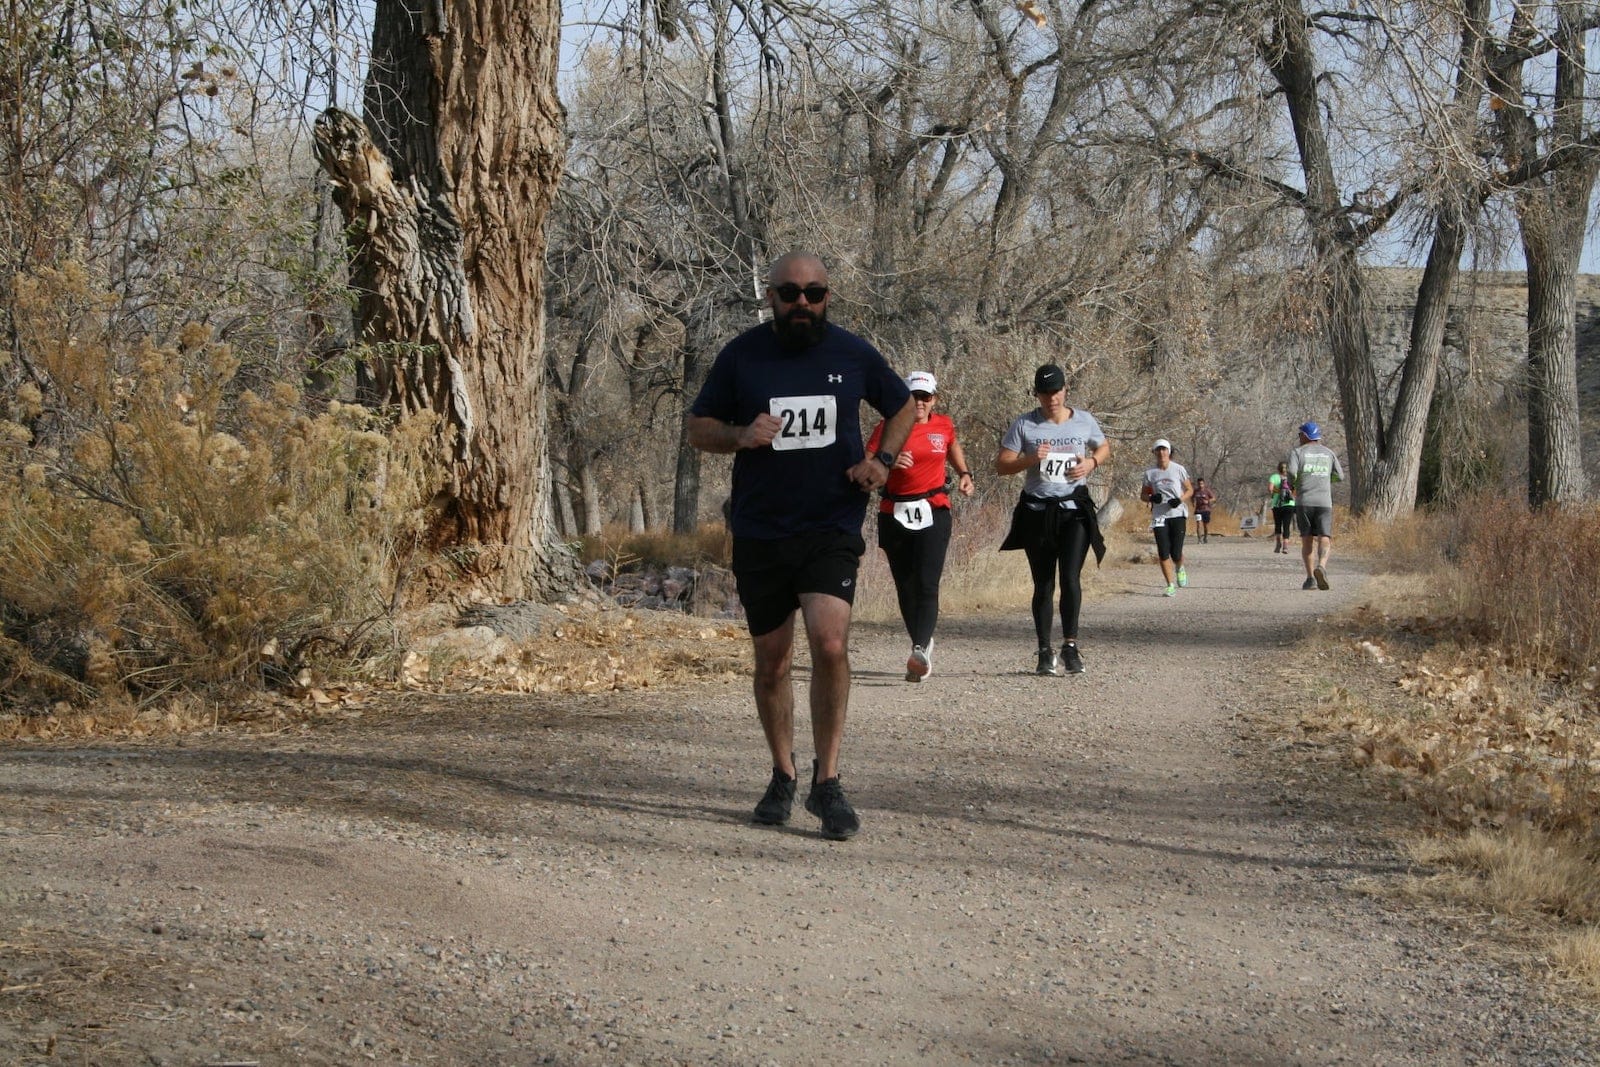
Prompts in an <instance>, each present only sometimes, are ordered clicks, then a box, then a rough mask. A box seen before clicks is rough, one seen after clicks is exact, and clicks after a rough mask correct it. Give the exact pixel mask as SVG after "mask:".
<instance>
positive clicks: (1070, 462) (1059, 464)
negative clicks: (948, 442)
mask: <svg viewBox="0 0 1600 1067" xmlns="http://www.w3.org/2000/svg"><path fill="white" fill-rule="evenodd" d="M1105 439H1106V435H1105V433H1104V432H1102V431H1101V429H1100V420H1099V419H1096V418H1095V417H1094V416H1093V415H1091V414H1089V413H1088V412H1087V411H1083V410H1081V409H1079V408H1073V409H1072V415H1071V416H1070V417H1069V418H1068V419H1067V421H1066V422H1061V423H1055V422H1051V421H1050V420H1049V419H1047V418H1045V417H1044V412H1043V411H1042V410H1040V409H1039V408H1034V409H1033V410H1032V411H1030V412H1028V413H1027V414H1026V415H1019V416H1017V418H1016V421H1014V422H1012V424H1011V425H1010V426H1009V427H1008V428H1007V429H1006V432H1005V434H1004V435H1002V436H1001V438H1000V447H1001V448H1005V449H1010V450H1011V451H1012V452H1015V453H1017V454H1018V455H1023V456H1031V455H1033V453H1034V451H1035V450H1036V449H1037V448H1038V447H1039V445H1040V444H1041V443H1048V444H1049V445H1050V456H1049V458H1048V459H1047V460H1046V461H1045V462H1044V463H1041V464H1039V465H1038V466H1036V467H1029V468H1028V470H1027V473H1026V474H1025V475H1024V476H1023V482H1022V491H1023V492H1024V493H1028V494H1030V495H1032V496H1038V497H1045V498H1047V499H1052V500H1059V499H1063V498H1065V497H1069V496H1071V495H1072V494H1073V492H1074V491H1076V490H1077V488H1078V486H1080V485H1083V484H1085V479H1081V478H1080V479H1078V480H1077V481H1072V480H1071V478H1070V476H1069V474H1068V472H1069V471H1070V470H1071V469H1072V467H1073V466H1074V465H1075V464H1076V463H1078V462H1079V461H1080V460H1081V459H1082V457H1084V456H1087V455H1089V454H1090V453H1091V452H1093V451H1094V450H1095V449H1096V448H1098V447H1100V445H1101V444H1102V443H1104V441H1105Z"/></svg>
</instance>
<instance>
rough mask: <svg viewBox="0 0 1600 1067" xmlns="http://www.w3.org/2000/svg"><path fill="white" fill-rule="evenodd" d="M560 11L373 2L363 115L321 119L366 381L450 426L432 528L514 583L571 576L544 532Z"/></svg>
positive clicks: (550, 6)
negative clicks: (548, 229)
mask: <svg viewBox="0 0 1600 1067" xmlns="http://www.w3.org/2000/svg"><path fill="white" fill-rule="evenodd" d="M559 16H560V8H559V6H558V5H556V4H554V3H552V2H551V0H438V2H434V3H427V2H422V0H377V4H376V8H375V12H374V29H373V57H372V68H371V70H372V72H371V74H370V75H369V77H368V81H367V87H366V100H365V110H366V124H365V126H363V124H362V123H361V121H360V120H358V119H355V118H354V117H353V116H350V115H348V114H346V113H344V112H340V111H337V110H336V109H330V110H329V111H328V112H326V113H325V114H324V115H323V116H322V117H321V118H320V119H319V120H318V123H317V146H318V156H319V159H320V160H321V162H322V164H323V167H324V169H326V170H327V171H328V173H329V174H330V176H332V178H333V180H334V182H335V185H336V187H337V189H336V193H335V196H336V199H337V201H338V203H339V206H340V208H341V210H343V212H344V214H345V219H346V222H347V230H348V235H349V241H350V245H351V272H352V281H353V284H354V285H355V286H356V287H357V289H358V291H359V293H360V303H359V307H358V311H357V319H358V328H359V340H360V341H361V342H362V343H363V344H365V345H367V346H368V347H369V350H370V351H372V352H373V354H374V367H373V370H374V381H373V388H374V390H375V392H376V393H377V395H378V397H379V398H380V399H381V401H382V402H383V403H385V404H388V405H390V406H392V407H394V408H396V409H398V410H399V411H401V412H403V413H411V412H418V411H428V412H433V413H436V414H437V415H438V416H440V418H441V419H442V420H443V424H444V425H445V426H446V427H447V428H448V429H449V431H450V432H451V434H452V443H451V447H452V452H451V455H450V457H449V460H450V482H449V484H448V485H446V486H444V487H443V488H442V490H441V492H440V494H439V498H438V500H437V501H436V503H437V505H438V510H437V512H436V514H435V515H434V519H433V524H432V534H433V540H434V542H435V544H436V545H438V546H441V547H443V546H450V547H452V548H455V549H457V550H458V552H457V555H456V558H457V559H465V560H470V561H471V567H470V570H471V572H472V574H473V576H474V578H475V580H476V581H477V582H478V583H479V584H481V585H483V586H484V587H486V588H488V589H489V590H491V591H493V592H496V593H498V594H501V595H506V596H513V597H525V596H530V595H542V596H549V595H553V594H555V593H557V592H559V591H560V590H561V589H562V588H564V587H566V586H567V585H568V584H569V583H570V581H571V578H570V575H569V573H568V572H569V565H568V564H566V562H565V561H564V560H562V559H561V557H560V554H559V552H558V551H557V550H556V549H555V548H554V547H553V546H552V545H551V544H550V543H549V541H548V537H547V535H548V533H549V515H548V508H547V507H546V502H547V499H548V485H549V467H548V463H547V461H546V456H545V449H546V443H545V416H544V410H543V394H542V388H541V386H542V376H541V368H542V366H543V362H542V359H541V350H542V346H543V336H544V296H543V286H542V274H543V262H544V221H545V215H546V213H547V211H548V209H549V206H550V201H551V198H552V196H553V194H554V191H555V186H556V182H557V180H558V178H559V177H560V171H561V159H562V146H561V129H562V117H561V110H560V104H559V102H558V101H557V98H556V91H555V74H556V55H557V49H558V45H559V27H560V24H559ZM369 131H370V137H371V139H370V140H368V132H369ZM462 549H466V550H469V551H466V552H462V551H459V550H462Z"/></svg>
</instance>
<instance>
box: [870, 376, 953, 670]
mask: <svg viewBox="0 0 1600 1067" xmlns="http://www.w3.org/2000/svg"><path fill="white" fill-rule="evenodd" d="M906 388H907V389H910V390H911V399H912V401H913V402H914V403H915V404H916V406H917V419H916V422H914V423H913V424H912V426H911V435H910V436H909V437H907V438H906V443H905V444H903V445H901V446H900V451H899V453H898V454H897V455H896V456H895V458H894V463H893V464H892V465H891V466H890V468H889V482H888V484H887V485H885V486H884V487H883V500H882V502H881V503H880V504H879V505H878V547H880V548H882V549H883V554H884V556H886V557H887V558H888V560H889V573H890V574H891V575H893V576H894V592H895V597H896V598H897V599H898V600H899V602H900V618H901V619H902V620H903V621H904V622H905V624H906V633H908V634H910V635H911V655H910V656H909V657H907V659H906V681H908V682H920V681H922V680H923V679H924V678H926V677H927V676H928V675H930V674H932V673H933V631H934V628H935V627H936V626H937V625H938V623H939V581H940V579H941V578H942V577H943V575H944V558H945V553H946V552H947V551H948V550H949V548H950V525H951V523H950V494H949V488H950V487H949V485H948V484H946V481H945V468H946V466H947V465H948V466H953V467H954V468H955V474H956V488H957V489H959V490H960V491H961V493H962V494H963V495H965V496H971V495H972V490H973V481H972V470H971V468H970V467H968V466H967V457H966V454H965V453H963V452H962V451H961V445H960V444H959V443H958V442H957V441H956V425H955V423H954V422H952V421H950V417H949V416H948V415H943V414H938V413H936V412H935V411H934V410H933V409H934V405H935V404H937V403H938V402H939V382H938V380H937V379H936V378H934V376H933V375H932V374H931V373H930V372H928V371H925V370H919V371H912V372H911V373H910V374H909V375H907V376H906ZM882 429H883V426H882V424H881V423H880V424H879V427H878V429H876V430H873V431H872V437H871V438H870V439H869V440H868V441H867V452H868V454H871V453H873V452H876V451H877V450H878V443H879V437H880V435H881V433H882Z"/></svg>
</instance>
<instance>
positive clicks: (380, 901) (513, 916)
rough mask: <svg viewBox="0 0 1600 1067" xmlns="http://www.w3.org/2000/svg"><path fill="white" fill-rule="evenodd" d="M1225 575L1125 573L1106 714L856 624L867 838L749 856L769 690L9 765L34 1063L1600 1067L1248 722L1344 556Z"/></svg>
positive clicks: (1027, 666) (997, 650)
mask: <svg viewBox="0 0 1600 1067" xmlns="http://www.w3.org/2000/svg"><path fill="white" fill-rule="evenodd" d="M1190 561H1191V565H1190V572H1191V575H1192V578H1193V581H1192V584H1191V587H1190V588H1188V589H1185V590H1183V591H1182V592H1181V593H1180V594H1179V595H1178V596H1177V597H1175V598H1173V599H1167V598H1165V597H1162V596H1161V595H1159V594H1160V589H1159V587H1158V585H1157V580H1156V572H1155V568H1154V567H1144V568H1138V569H1134V570H1120V571H1115V572H1107V573H1108V575H1109V576H1110V577H1109V578H1108V579H1106V580H1105V583H1104V584H1106V585H1109V586H1116V587H1117V588H1113V589H1111V590H1110V591H1109V592H1108V593H1106V594H1105V595H1102V596H1099V597H1097V598H1096V599H1095V600H1093V601H1092V602H1091V603H1090V604H1088V605H1087V606H1086V610H1085V616H1084V633H1083V650H1084V658H1085V660H1086V661H1087V666H1088V670H1087V673H1085V674H1083V675H1080V676H1074V677H1060V678H1044V677H1037V676H1034V675H1033V674H1032V673H1030V672H1031V668H1032V666H1033V662H1032V649H1033V640H1032V634H1031V626H1030V624H1029V623H1028V621H1027V619H1026V618H1025V617H1024V616H1023V615H1022V614H1017V615H1014V616H994V617H978V618H971V617H969V618H947V619H946V620H945V622H944V623H943V624H942V626H941V632H940V636H939V640H938V644H937V648H936V653H935V662H934V674H933V676H932V677H931V678H929V679H928V680H927V681H926V682H925V683H923V684H920V685H908V684H906V683H905V682H904V681H903V680H902V671H903V663H904V657H905V652H906V649H905V646H904V641H903V638H902V636H901V634H900V632H899V629H898V627H897V626H889V625H883V626H877V625H861V624H858V625H857V627H856V629H855V630H854V632H853V640H852V647H853V650H854V652H853V659H854V664H855V667H856V689H855V693H854V699H853V703H852V707H851V720H850V726H849V731H848V735H847V738H846V746H845V758H844V763H843V768H844V785H845V788H846V790H847V792H848V795H849V796H850V797H851V798H852V799H853V801H854V802H855V804H856V806H857V808H858V810H859V811H860V812H861V817H862V820H863V829H862V832H861V834H860V835H859V836H858V837H856V838H855V839H854V840H851V841H848V842H843V843H833V842H828V841H825V840H822V839H821V838H820V837H819V836H818V834H817V832H816V820H815V819H813V818H812V817H811V816H809V815H806V814H805V813H804V811H803V810H801V805H800V804H799V803H797V804H796V808H795V818H794V821H793V822H792V823H791V825H789V826H787V827H781V828H769V827H757V826H754V825H752V824H751V823H750V821H749V814H750V809H751V807H752V805H753V804H754V803H755V801H756V799H757V798H758V797H759V796H760V793H761V790H762V788H763V787H764V785H765V783H766V778H767V775H768V767H767V762H766V759H765V755H764V750H763V746H762V743H761V740H760V734H759V730H758V727H757V725H756V721H755V717H754V712H753V710H752V707H751V703H750V699H749V689H748V681H747V679H745V678H743V677H740V678H730V679H727V680H722V681H714V682H707V683H703V684H698V685H696V686H694V687H691V688H680V689H675V690H672V691H645V692H632V693H611V694H606V695H600V696H593V697H562V698H559V699H556V698H536V697H522V696H505V695H494V694H478V695H471V696H452V697H439V696H421V695H417V696H407V697H398V698H395V699H394V700H392V701H389V702H388V704H387V706H386V707H385V708H384V709H382V712H381V714H380V713H377V712H372V713H369V714H367V715H366V716H364V717H363V718H362V719H361V720H359V721H351V722H349V723H347V724H344V725H337V726H327V727H322V728H319V729H317V730H316V731H314V732H312V733H310V734H308V735H304V736H295V735H284V736H282V737H261V736H248V735H245V734H243V733H239V732H229V731H226V730H224V731H219V732H217V733H215V734H207V735H205V736H189V737H187V738H184V739H181V740H169V741H164V742H160V743H143V744H104V743H102V744H95V745H91V746H84V745H71V746H69V745H39V744H34V745H28V746H11V747H9V748H6V749H4V750H0V1062H4V1063H7V1064H29V1065H31V1064H51V1065H53V1064H174V1065H185V1067H189V1065H202V1064H259V1065H262V1067H266V1065H276V1064H287V1063H316V1064H344V1063H353V1062H367V1061H371V1062H378V1063H386V1064H398V1063H407V1064H421V1063H430V1064H533V1063H560V1064H623V1063H634V1064H679V1063H682V1064H728V1065H735V1064H737V1065H747V1064H763V1063H773V1064H802V1063H810V1062H817V1061H824V1062H829V1061H831V1062H836V1063H844V1064H880V1063H886V1064H897V1063H983V1064H999V1063H1026V1064H1033V1063H1091V1064H1101V1063H1152V1064H1289V1063H1294V1064H1331V1063H1362V1064H1378V1063H1381V1064H1442V1063H1528V1064H1558V1063H1559V1064H1570V1063H1588V1062H1593V1061H1594V1059H1595V1057H1596V1050H1597V1049H1600V1041H1597V1037H1596V1032H1597V1028H1596V1024H1595V1021H1594V1019H1593V1017H1592V1015H1590V1014H1589V1013H1587V1012H1585V1011H1583V1010H1580V1009H1577V1008H1574V1007H1572V1006H1570V1005H1563V1004H1559V1003H1556V1002H1554V1001H1552V1000H1550V999H1548V997H1547V995H1546V994H1545V993H1543V992H1541V989H1542V986H1541V985H1540V984H1539V982H1538V980H1537V976H1534V975H1530V974H1527V973H1525V971H1524V970H1523V969H1521V968H1519V967H1517V966H1516V965H1515V964H1513V963H1510V962H1508V961H1507V960H1505V959H1499V960H1497V959H1496V958H1494V956H1493V954H1492V953H1488V952H1486V951H1485V950H1484V949H1483V948H1482V947H1481V946H1479V945H1478V944H1477V943H1476V942H1477V939H1476V935H1475V934H1474V933H1473V927H1472V924H1471V923H1470V922H1462V921H1450V922H1446V921H1443V920H1441V919H1440V918H1439V917H1437V916H1435V915H1431V914H1429V913H1428V912H1427V911H1426V910H1424V909H1422V908H1420V907H1417V906H1414V905H1407V904H1404V903H1402V902H1401V900H1400V897H1399V896H1398V895H1396V894H1394V893H1391V892H1390V891H1389V890H1391V889H1393V888H1394V887H1395V886H1397V885H1399V884H1400V883H1401V882H1402V880H1404V879H1405V878H1407V877H1408V874H1409V871H1410V868H1409V866H1408V862H1407V860H1406V859H1405V857H1404V854H1403V852H1402V851H1401V850H1400V848H1399V847H1398V845H1397V843H1396V840H1395V834H1394V832H1395V830H1396V829H1397V828H1399V827H1401V826H1402V825H1403V823H1404V819H1405V815H1404V813H1403V812H1402V811H1400V810H1398V809H1396V808H1393V807H1390V806H1388V805H1387V804H1386V803H1384V802H1382V801H1380V800H1377V799H1374V798H1372V797H1371V796H1370V795H1364V794H1362V793H1360V792H1359V791H1354V790H1351V789H1349V788H1345V787H1344V786H1346V785H1348V783H1344V784H1343V785H1342V784H1341V778H1340V776H1339V774H1338V773H1335V772H1332V771H1330V770H1327V769H1326V767H1327V765H1326V763H1325V762H1321V763H1319V762H1316V761H1307V760H1304V759H1302V758H1300V757H1301V755H1302V753H1300V752H1299V750H1298V746H1297V745H1295V744H1294V743H1292V742H1285V741H1279V740H1276V739H1275V738H1274V737H1273V735H1272V734H1271V733H1270V732H1268V731H1264V730H1261V729H1258V728H1257V727H1255V726H1253V725H1252V723H1254V722H1256V721H1257V716H1259V715H1260V714H1261V713H1262V712H1264V711H1267V710H1269V709H1270V708H1271V707H1272V706H1274V705H1276V706H1278V707H1284V706H1288V705H1292V704H1293V703H1294V702H1295V701H1297V700H1300V699H1303V694H1302V693H1301V691H1300V690H1298V689H1297V688H1296V686H1295V685H1294V684H1293V683H1292V682H1291V681H1289V680H1286V678H1285V677H1284V674H1283V671H1284V670H1285V669H1288V668H1293V667H1294V666H1296V664H1295V658H1296V654H1295V653H1294V652H1293V651H1292V646H1293V644H1294V642H1295V641H1296V639H1297V637H1298V636H1299V635H1301V634H1302V633H1303V632H1304V631H1305V630H1306V629H1307V628H1310V627H1314V626H1316V625H1317V624H1318V620H1319V618H1320V617H1322V616H1325V615H1328V614H1331V613H1334V612H1336V611H1338V610H1340V609H1342V608H1344V607H1346V606H1348V605H1350V604H1351V603H1352V601H1353V599H1354V598H1355V597H1356V596H1358V595H1359V586H1360V581H1359V577H1358V576H1357V575H1356V574H1354V573H1353V572H1352V570H1351V569H1350V568H1349V566H1348V565H1347V561H1343V560H1338V559H1336V566H1335V568H1334V570H1333V573H1332V577H1333V579H1334V586H1333V589H1332V590H1331V591H1329V592H1302V591H1300V589H1299V583H1300V573H1299V561H1298V558H1297V557H1286V556H1275V555H1273V554H1272V552H1271V550H1270V546H1269V545H1268V544H1267V543H1266V542H1265V541H1263V540H1259V539H1252V540H1239V539H1236V538H1230V539H1228V540H1226V541H1223V540H1221V539H1216V538H1214V539H1213V540H1212V542H1211V543H1210V544H1208V545H1204V546H1194V547H1193V548H1192V550H1191V553H1190ZM1308 666H1309V667H1311V668H1313V669H1319V670H1323V671H1336V670H1337V669H1339V665H1338V664H1337V663H1330V662H1328V661H1323V662H1319V663H1314V664H1310V665H1308ZM800 673H801V676H802V677H801V679H800V681H801V684H802V686H803V685H804V682H805V680H806V679H805V677H804V675H805V670H804V667H803V664H802V668H801V672H800ZM801 699H802V701H803V699H804V697H803V695H802V697H801ZM798 740H799V745H798V752H797V755H798V756H799V758H800V759H802V760H803V761H806V762H809V756H810V753H809V740H808V736H807V735H806V734H805V732H804V730H803V729H802V736H801V737H800V738H799V739H798ZM1319 768H1322V769H1319ZM801 796H802V799H803V796H804V785H803V784H802V794H801Z"/></svg>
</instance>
